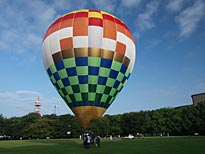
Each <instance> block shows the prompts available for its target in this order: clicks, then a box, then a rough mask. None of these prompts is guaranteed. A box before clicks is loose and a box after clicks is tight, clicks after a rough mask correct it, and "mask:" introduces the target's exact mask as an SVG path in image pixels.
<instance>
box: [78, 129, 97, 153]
mask: <svg viewBox="0 0 205 154" xmlns="http://www.w3.org/2000/svg"><path fill="white" fill-rule="evenodd" d="M82 140H83V145H84V147H85V148H86V149H89V148H91V146H96V147H100V136H97V137H96V135H95V134H94V133H93V132H92V133H91V134H89V133H87V134H86V133H84V134H83V135H82Z"/></svg>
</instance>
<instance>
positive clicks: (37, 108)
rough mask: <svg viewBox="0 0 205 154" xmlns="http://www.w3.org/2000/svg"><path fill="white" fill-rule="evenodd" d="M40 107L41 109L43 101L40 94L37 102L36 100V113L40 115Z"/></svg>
mask: <svg viewBox="0 0 205 154" xmlns="http://www.w3.org/2000/svg"><path fill="white" fill-rule="evenodd" d="M40 109H41V102H40V97H39V96H38V98H37V100H36V102H35V113H36V114H38V115H40V114H41V113H40Z"/></svg>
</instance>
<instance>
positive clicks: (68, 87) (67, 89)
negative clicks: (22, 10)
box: [65, 86, 73, 94]
mask: <svg viewBox="0 0 205 154" xmlns="http://www.w3.org/2000/svg"><path fill="white" fill-rule="evenodd" d="M65 90H66V92H67V94H73V89H72V87H71V86H67V87H65Z"/></svg>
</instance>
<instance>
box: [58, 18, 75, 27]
mask: <svg viewBox="0 0 205 154" xmlns="http://www.w3.org/2000/svg"><path fill="white" fill-rule="evenodd" d="M72 26H73V19H67V20H63V21H62V22H61V25H60V28H66V27H72Z"/></svg>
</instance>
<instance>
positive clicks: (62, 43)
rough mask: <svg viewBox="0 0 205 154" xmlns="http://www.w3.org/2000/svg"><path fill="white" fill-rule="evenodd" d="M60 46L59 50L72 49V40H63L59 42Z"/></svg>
mask: <svg viewBox="0 0 205 154" xmlns="http://www.w3.org/2000/svg"><path fill="white" fill-rule="evenodd" d="M60 46H61V50H68V49H72V48H73V39H72V38H71V37H70V38H65V39H62V40H60Z"/></svg>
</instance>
